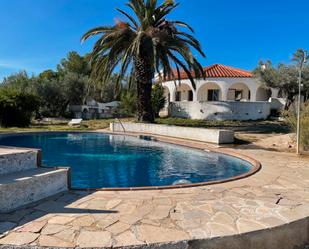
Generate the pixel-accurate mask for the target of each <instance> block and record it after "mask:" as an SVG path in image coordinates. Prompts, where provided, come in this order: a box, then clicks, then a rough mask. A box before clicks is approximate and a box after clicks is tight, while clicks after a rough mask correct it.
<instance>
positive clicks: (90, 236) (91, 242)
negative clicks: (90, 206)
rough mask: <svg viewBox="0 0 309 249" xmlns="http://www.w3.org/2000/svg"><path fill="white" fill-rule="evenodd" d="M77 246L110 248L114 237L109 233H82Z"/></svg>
mask: <svg viewBox="0 0 309 249" xmlns="http://www.w3.org/2000/svg"><path fill="white" fill-rule="evenodd" d="M76 244H77V245H78V246H79V247H110V246H111V245H112V237H111V234H110V233H109V232H99V231H96V232H95V231H81V233H80V235H79V236H78V238H77V241H76Z"/></svg>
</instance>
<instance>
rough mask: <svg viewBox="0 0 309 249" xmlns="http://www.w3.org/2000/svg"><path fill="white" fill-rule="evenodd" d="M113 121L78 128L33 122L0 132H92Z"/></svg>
mask: <svg viewBox="0 0 309 249" xmlns="http://www.w3.org/2000/svg"><path fill="white" fill-rule="evenodd" d="M114 121H115V119H98V120H85V121H83V122H82V124H81V125H80V126H73V127H70V126H68V122H69V121H57V122H45V123H38V122H33V123H32V124H31V125H30V126H29V127H26V128H19V127H10V128H3V127H2V128H1V127H0V132H23V131H92V130H99V129H106V128H108V127H109V124H110V123H111V122H114ZM122 121H123V122H126V121H132V119H130V118H125V119H122Z"/></svg>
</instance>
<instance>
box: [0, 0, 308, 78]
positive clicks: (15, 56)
mask: <svg viewBox="0 0 309 249" xmlns="http://www.w3.org/2000/svg"><path fill="white" fill-rule="evenodd" d="M125 2H126V1H125V0H0V9H1V15H0V32H1V33H0V34H1V39H0V80H1V79H2V78H3V77H4V76H7V75H8V74H11V73H13V72H18V71H19V70H22V69H25V70H27V71H28V72H29V73H39V72H41V71H43V70H45V69H49V68H51V69H55V67H56V65H57V63H59V61H60V59H61V58H63V57H65V56H66V54H67V53H68V51H71V50H75V51H78V52H79V53H81V54H84V53H86V52H89V51H90V50H91V47H92V44H93V40H92V41H90V42H87V43H86V44H82V45H81V43H80V37H81V35H82V34H83V33H84V32H85V31H87V30H88V29H90V28H91V27H94V26H98V25H101V24H113V20H114V19H115V17H120V16H121V15H120V14H118V13H117V12H116V10H115V7H121V8H123V9H125V8H126V7H124V3H125ZM177 2H180V6H179V7H178V9H177V10H176V11H175V12H174V13H173V14H172V15H170V18H171V19H179V20H183V21H186V22H188V23H189V24H190V25H191V26H193V27H194V29H195V33H196V34H195V35H196V37H197V38H198V39H199V40H200V42H201V44H202V46H203V50H204V52H205V53H206V55H207V58H206V59H201V62H202V64H203V65H205V66H206V65H210V64H213V63H221V64H227V65H231V66H235V67H240V68H244V69H248V70H250V69H253V68H254V67H255V65H256V64H257V62H258V60H259V59H271V60H272V61H273V62H274V63H278V62H288V61H289V58H290V57H291V55H292V53H293V52H294V51H295V50H296V49H297V48H300V47H302V48H305V49H307V50H308V49H309V18H307V15H308V13H307V11H308V9H309V1H308V0H293V1H291V0H282V1H278V0H250V1H248V0H233V1H231V0H221V1H213V0H177Z"/></svg>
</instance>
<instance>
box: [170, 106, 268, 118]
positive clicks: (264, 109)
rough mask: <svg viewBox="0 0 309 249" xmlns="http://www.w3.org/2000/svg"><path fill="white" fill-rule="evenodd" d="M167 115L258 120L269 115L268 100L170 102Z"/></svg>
mask: <svg viewBox="0 0 309 249" xmlns="http://www.w3.org/2000/svg"><path fill="white" fill-rule="evenodd" d="M169 115H170V116H171V117H177V118H191V119H208V120H259V119H267V118H268V116H269V115H270V103H269V102H236V101H231V102H228V101H226V102H172V103H170V107H169Z"/></svg>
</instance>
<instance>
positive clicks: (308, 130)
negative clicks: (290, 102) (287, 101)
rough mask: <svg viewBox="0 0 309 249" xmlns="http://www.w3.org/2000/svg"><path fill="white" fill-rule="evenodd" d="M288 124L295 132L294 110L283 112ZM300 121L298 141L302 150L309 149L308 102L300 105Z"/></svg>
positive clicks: (295, 119)
mask: <svg viewBox="0 0 309 249" xmlns="http://www.w3.org/2000/svg"><path fill="white" fill-rule="evenodd" d="M283 115H284V117H285V119H286V121H287V123H288V125H289V126H290V127H291V128H292V129H293V130H294V131H295V132H296V129H297V115H296V113H295V111H294V110H290V111H288V112H284V113H283ZM300 120H301V122H300V142H301V145H302V147H303V149H304V150H309V102H308V101H307V102H306V103H305V104H304V105H303V106H302V111H301V119H300Z"/></svg>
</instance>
